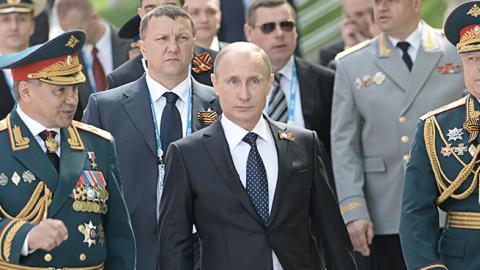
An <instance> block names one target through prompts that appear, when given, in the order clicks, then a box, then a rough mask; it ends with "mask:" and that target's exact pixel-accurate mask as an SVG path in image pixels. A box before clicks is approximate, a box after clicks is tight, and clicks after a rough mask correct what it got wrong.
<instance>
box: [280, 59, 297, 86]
mask: <svg viewBox="0 0 480 270" xmlns="http://www.w3.org/2000/svg"><path fill="white" fill-rule="evenodd" d="M294 60H295V57H294V56H293V55H292V56H290V59H288V62H287V63H286V64H285V65H284V66H283V67H282V68H281V69H280V70H279V71H278V72H277V73H280V74H282V77H284V78H286V79H287V80H288V81H289V82H290V81H291V80H292V69H293V65H294V64H295V61H294Z"/></svg>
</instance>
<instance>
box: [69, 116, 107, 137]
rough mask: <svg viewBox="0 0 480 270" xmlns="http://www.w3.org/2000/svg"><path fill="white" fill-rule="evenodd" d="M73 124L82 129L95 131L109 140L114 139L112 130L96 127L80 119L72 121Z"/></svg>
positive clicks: (94, 132)
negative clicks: (79, 120)
mask: <svg viewBox="0 0 480 270" xmlns="http://www.w3.org/2000/svg"><path fill="white" fill-rule="evenodd" d="M72 125H73V126H74V127H76V128H79V129H81V130H85V131H88V132H90V133H93V134H95V135H98V136H100V137H102V138H104V139H106V140H109V141H111V140H112V134H110V132H108V131H105V130H103V129H100V128H97V127H94V126H92V125H87V124H84V123H81V122H78V121H72Z"/></svg>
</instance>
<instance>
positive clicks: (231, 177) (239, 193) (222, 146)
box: [202, 121, 263, 225]
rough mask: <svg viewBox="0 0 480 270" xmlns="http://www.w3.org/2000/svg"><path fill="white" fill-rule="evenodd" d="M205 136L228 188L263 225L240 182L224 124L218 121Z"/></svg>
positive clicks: (209, 151) (206, 131) (212, 157)
mask: <svg viewBox="0 0 480 270" xmlns="http://www.w3.org/2000/svg"><path fill="white" fill-rule="evenodd" d="M204 136H205V137H206V138H207V139H206V140H203V141H202V142H203V144H204V146H205V149H206V150H207V152H208V154H209V155H210V158H211V159H212V161H213V163H214V164H215V166H216V167H217V170H218V171H219V172H220V174H221V177H222V179H223V180H224V181H225V183H226V184H227V186H228V188H229V189H230V190H231V191H232V193H233V194H234V195H235V196H236V197H237V199H238V200H239V201H240V202H241V204H242V205H243V207H244V208H245V209H246V210H247V212H248V213H250V215H252V216H253V217H254V218H255V219H256V220H257V222H259V223H260V224H262V225H263V221H262V219H261V218H260V215H258V213H257V211H256V210H255V208H254V206H253V204H252V202H251V201H250V197H249V196H248V193H247V191H246V190H245V187H244V186H243V185H242V182H241V181H240V177H239V176H238V173H237V171H236V170H235V165H234V164H233V160H232V155H231V153H230V149H229V147H228V143H227V140H226V138H225V135H224V133H223V128H222V124H221V122H220V121H216V122H215V123H213V124H212V126H211V127H209V128H208V129H206V130H205V133H204Z"/></svg>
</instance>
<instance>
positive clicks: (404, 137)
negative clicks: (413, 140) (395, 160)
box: [400, 135, 410, 143]
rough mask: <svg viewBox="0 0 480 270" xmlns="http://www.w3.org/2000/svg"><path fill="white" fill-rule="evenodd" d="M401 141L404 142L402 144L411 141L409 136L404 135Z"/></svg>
mask: <svg viewBox="0 0 480 270" xmlns="http://www.w3.org/2000/svg"><path fill="white" fill-rule="evenodd" d="M400 140H401V141H402V143H408V142H409V141H410V138H409V137H408V136H407V135H403V136H402V138H400Z"/></svg>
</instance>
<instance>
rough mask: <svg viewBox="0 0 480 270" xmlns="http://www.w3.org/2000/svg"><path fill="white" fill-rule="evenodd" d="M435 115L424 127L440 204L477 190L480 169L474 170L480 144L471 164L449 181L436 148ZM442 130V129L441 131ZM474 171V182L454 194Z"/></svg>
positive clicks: (462, 197) (461, 197)
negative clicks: (462, 190) (459, 192)
mask: <svg viewBox="0 0 480 270" xmlns="http://www.w3.org/2000/svg"><path fill="white" fill-rule="evenodd" d="M435 122H436V120H435V116H431V117H429V118H427V119H426V120H425V127H424V140H425V147H426V150H427V154H428V158H429V160H430V164H431V166H432V170H433V173H434V176H435V181H436V184H437V187H438V190H439V192H440V193H441V194H440V196H439V197H437V199H436V200H435V203H436V204H437V205H440V204H441V203H443V202H444V201H445V200H447V199H448V198H449V197H452V198H454V199H458V200H462V199H465V198H467V197H468V196H470V194H472V192H473V191H474V190H475V187H476V186H477V182H478V174H479V172H480V169H477V170H475V171H474V166H475V164H476V162H477V159H478V154H479V150H480V145H478V146H477V148H476V151H475V154H474V156H473V158H472V160H471V161H470V163H469V164H466V165H465V166H464V168H463V169H462V170H461V171H460V173H459V174H458V175H457V177H456V178H455V180H454V181H448V179H446V177H445V174H444V173H443V172H442V169H441V166H440V161H439V159H438V156H437V152H436V150H435V145H436V144H435V133H436V132H435V129H436V128H438V126H437V127H435ZM440 132H441V131H440ZM472 172H474V178H473V181H472V184H471V185H470V186H469V187H468V188H467V190H465V191H464V192H463V193H461V194H454V192H455V191H456V190H457V189H458V188H459V187H460V186H461V185H462V184H463V183H464V182H465V180H466V179H467V178H468V177H469V176H470V174H471V173H472ZM444 180H445V181H447V182H450V185H449V186H448V187H447V185H446V184H445V181H444Z"/></svg>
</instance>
